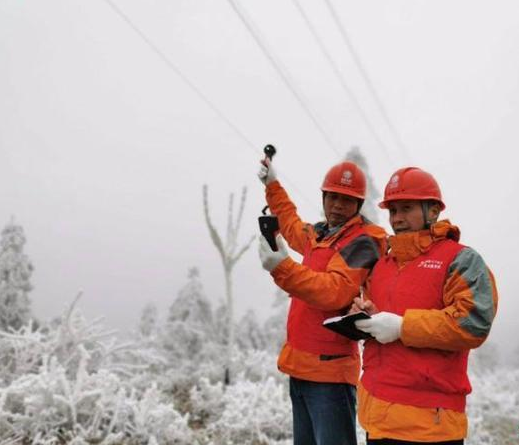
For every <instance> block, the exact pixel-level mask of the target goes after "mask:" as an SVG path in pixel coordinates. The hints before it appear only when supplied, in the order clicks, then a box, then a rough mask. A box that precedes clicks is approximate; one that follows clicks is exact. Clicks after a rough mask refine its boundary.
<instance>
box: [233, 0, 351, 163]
mask: <svg viewBox="0 0 519 445" xmlns="http://www.w3.org/2000/svg"><path fill="white" fill-rule="evenodd" d="M228 2H229V4H230V5H231V7H232V9H233V10H234V12H236V14H237V15H238V17H239V18H240V20H241V21H242V23H243V24H244V25H245V27H246V28H247V30H248V31H249V33H250V34H251V36H252V37H253V39H254V41H255V42H256V43H257V44H258V46H259V47H260V49H261V51H262V52H263V54H264V55H265V57H266V58H267V59H268V61H269V62H270V63H271V65H272V66H273V67H274V69H275V71H276V72H277V73H278V74H279V76H280V77H281V79H282V80H283V83H284V84H285V85H286V87H287V88H288V89H289V90H290V92H291V93H292V94H293V95H294V97H295V98H296V100H297V102H298V103H299V105H301V107H302V108H303V110H304V111H305V113H306V114H307V115H308V117H309V118H310V120H311V121H312V123H313V124H314V126H315V127H316V129H317V131H319V133H320V134H321V136H322V137H323V139H324V140H325V141H326V144H327V145H328V147H329V148H330V149H332V150H333V151H334V153H335V154H337V155H338V156H339V157H341V156H342V154H341V152H340V151H339V150H338V149H337V148H336V147H335V145H334V143H333V142H332V140H331V138H330V137H329V136H328V134H327V132H326V131H325V129H324V127H323V126H322V125H321V124H320V123H319V119H318V117H317V115H316V113H315V112H313V111H312V110H311V109H310V106H309V105H308V100H307V99H306V98H305V96H304V94H303V93H302V92H301V91H299V89H298V88H297V87H296V86H295V82H294V81H293V80H292V79H291V77H290V75H289V73H288V71H287V69H286V68H285V67H284V66H283V64H282V63H281V61H280V60H279V59H278V58H277V57H276V56H275V55H274V53H273V51H272V50H271V49H270V48H269V47H268V45H267V43H266V41H265V39H264V38H263V36H262V34H261V32H260V30H259V28H258V27H257V26H256V25H255V24H254V22H253V20H252V19H251V18H250V17H249V16H247V14H246V13H245V11H244V10H243V9H242V8H240V7H239V6H238V3H237V2H236V1H235V0H228Z"/></svg>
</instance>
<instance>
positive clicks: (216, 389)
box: [189, 377, 225, 425]
mask: <svg viewBox="0 0 519 445" xmlns="http://www.w3.org/2000/svg"><path fill="white" fill-rule="evenodd" d="M224 392H225V388H224V385H223V383H222V382H221V381H220V382H216V383H214V384H213V383H211V382H210V381H209V379H207V378H205V377H203V378H201V379H200V381H199V382H198V384H197V385H196V386H193V387H192V388H191V391H190V392H189V401H190V412H191V416H192V419H193V420H194V421H195V422H199V423H200V424H201V425H208V424H210V423H212V422H214V421H216V419H218V418H219V417H220V416H221V415H222V413H223V410H224V408H225V401H224V398H223V396H224Z"/></svg>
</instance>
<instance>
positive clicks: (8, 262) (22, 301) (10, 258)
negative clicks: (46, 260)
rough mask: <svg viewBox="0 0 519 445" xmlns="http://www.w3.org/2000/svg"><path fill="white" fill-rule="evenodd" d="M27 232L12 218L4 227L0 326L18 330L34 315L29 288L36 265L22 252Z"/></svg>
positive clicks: (0, 257)
mask: <svg viewBox="0 0 519 445" xmlns="http://www.w3.org/2000/svg"><path fill="white" fill-rule="evenodd" d="M25 241H26V240H25V235H24V232H23V228H22V226H20V225H18V224H15V223H14V220H11V222H10V223H9V224H7V225H6V226H5V227H4V229H3V230H2V238H1V240H0V329H1V330H3V331H7V330H9V329H14V330H18V329H20V328H21V327H22V326H23V325H25V324H27V322H28V321H29V319H30V317H31V309H30V301H29V297H28V293H29V291H30V290H31V289H32V286H31V283H30V281H29V280H30V278H31V274H32V271H33V266H32V264H31V262H30V260H29V258H28V256H27V255H26V254H25V253H24V252H23V247H24V245H25Z"/></svg>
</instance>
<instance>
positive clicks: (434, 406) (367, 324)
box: [353, 167, 497, 445]
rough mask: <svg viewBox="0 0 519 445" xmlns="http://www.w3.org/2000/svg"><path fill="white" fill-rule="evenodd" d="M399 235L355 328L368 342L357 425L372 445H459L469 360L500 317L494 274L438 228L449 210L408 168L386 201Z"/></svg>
mask: <svg viewBox="0 0 519 445" xmlns="http://www.w3.org/2000/svg"><path fill="white" fill-rule="evenodd" d="M379 206H380V207H381V208H383V209H388V210H389V222H390V224H391V227H392V228H393V230H394V232H395V235H394V236H392V237H390V238H389V245H390V251H389V254H388V255H387V256H385V257H384V258H381V259H380V260H379V261H378V262H377V264H376V265H375V267H374V268H373V272H372V275H371V277H370V279H369V282H368V286H367V290H366V293H365V297H366V298H367V300H364V301H362V300H360V299H356V300H355V306H354V309H353V310H355V309H364V310H366V311H367V312H368V313H371V314H372V316H371V319H368V320H361V321H357V322H355V324H356V326H357V327H358V328H359V329H361V330H363V331H365V332H367V333H369V334H371V335H372V336H373V339H369V340H366V341H365V345H364V351H363V374H362V379H361V383H360V385H359V421H360V423H361V425H362V426H363V428H364V429H365V430H366V431H367V436H368V441H367V442H368V445H376V444H380V445H386V444H391V445H393V444H395V445H396V444H423V443H427V444H451V445H458V444H463V439H464V438H465V437H466V435H467V416H466V414H465V399H466V396H467V394H469V393H470V392H471V386H470V382H469V379H468V376H467V358H468V355H469V350H470V349H472V348H477V347H478V346H480V345H481V344H482V343H483V342H484V341H485V339H486V338H487V336H488V334H489V331H490V327H491V325H492V321H493V318H494V316H495V313H496V309H497V291H496V287H495V282H494V278H493V276H492V273H491V272H490V270H489V269H488V268H487V266H486V265H485V263H484V261H483V259H482V258H481V256H480V255H479V254H478V253H477V252H476V251H475V250H473V249H471V248H470V247H466V246H464V245H462V244H460V243H459V242H458V241H459V238H460V231H459V229H458V228H457V227H456V226H454V225H452V224H451V223H450V222H449V221H447V220H444V221H439V222H437V220H438V217H439V214H440V212H441V211H442V210H443V209H444V208H445V204H444V203H443V201H442V196H441V192H440V188H439V187H438V184H437V182H436V180H435V179H434V178H433V177H432V176H431V175H430V174H429V173H427V172H425V171H423V170H421V169H419V168H415V167H408V168H402V169H400V170H398V171H397V172H395V173H394V174H393V175H392V176H391V179H390V180H389V182H388V184H387V186H386V188H385V192H384V200H383V201H382V202H381V203H380V204H379Z"/></svg>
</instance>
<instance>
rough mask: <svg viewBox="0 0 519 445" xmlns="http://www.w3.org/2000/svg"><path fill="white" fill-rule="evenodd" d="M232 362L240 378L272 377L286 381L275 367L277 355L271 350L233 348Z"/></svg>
mask: <svg viewBox="0 0 519 445" xmlns="http://www.w3.org/2000/svg"><path fill="white" fill-rule="evenodd" d="M232 363H233V368H234V369H235V371H236V373H237V374H239V375H241V379H242V380H244V379H247V380H251V381H253V382H257V381H262V380H266V379H267V378H269V377H272V378H274V379H276V380H278V381H286V376H285V375H284V374H281V373H280V372H279V371H278V369H277V355H276V354H273V353H272V352H269V351H266V350H257V349H248V350H245V351H241V350H235V351H234V355H233V358H232Z"/></svg>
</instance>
